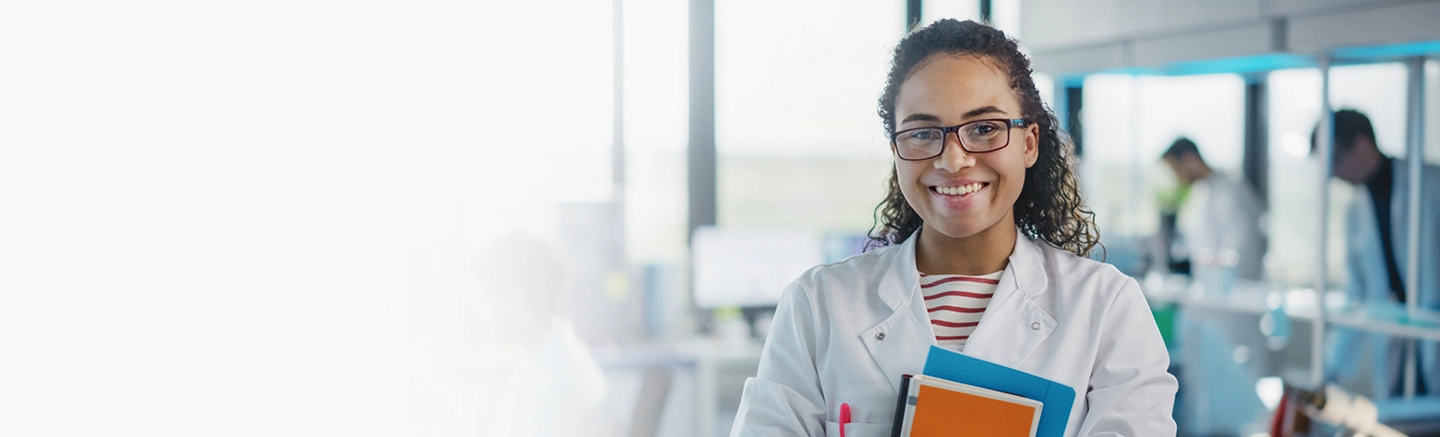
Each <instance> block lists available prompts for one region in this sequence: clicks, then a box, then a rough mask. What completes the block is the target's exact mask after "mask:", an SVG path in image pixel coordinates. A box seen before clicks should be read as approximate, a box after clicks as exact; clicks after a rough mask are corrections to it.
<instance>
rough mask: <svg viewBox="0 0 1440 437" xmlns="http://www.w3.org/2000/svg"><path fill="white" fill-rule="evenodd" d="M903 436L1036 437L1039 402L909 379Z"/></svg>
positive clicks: (920, 377)
mask: <svg viewBox="0 0 1440 437" xmlns="http://www.w3.org/2000/svg"><path fill="white" fill-rule="evenodd" d="M907 390H908V393H907V395H906V400H905V404H906V405H905V408H904V410H905V411H904V422H902V424H901V433H900V435H902V436H912V437H931V436H986V437H1012V436H1013V437H1034V436H1035V430H1036V429H1037V428H1038V427H1039V425H1040V411H1041V409H1042V408H1043V407H1044V405H1043V404H1042V403H1040V401H1036V400H1033V399H1027V398H1024V397H1020V396H1016V395H1012V394H1009V393H1002V392H998V391H995V390H990V389H984V388H980V387H976V386H973V385H967V384H961V383H958V382H953V381H948V380H944V379H940V378H936V377H934V376H925V375H916V376H914V377H912V378H910V381H909V384H908V387H907Z"/></svg>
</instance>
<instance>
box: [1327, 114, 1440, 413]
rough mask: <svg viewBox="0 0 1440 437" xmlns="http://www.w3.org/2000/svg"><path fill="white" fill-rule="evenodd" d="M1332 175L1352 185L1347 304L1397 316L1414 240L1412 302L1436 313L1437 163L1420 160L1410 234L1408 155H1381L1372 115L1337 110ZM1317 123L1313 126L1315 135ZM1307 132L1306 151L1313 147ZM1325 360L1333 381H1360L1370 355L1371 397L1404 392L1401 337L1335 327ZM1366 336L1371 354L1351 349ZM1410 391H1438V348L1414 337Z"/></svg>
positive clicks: (1439, 300) (1439, 245)
mask: <svg viewBox="0 0 1440 437" xmlns="http://www.w3.org/2000/svg"><path fill="white" fill-rule="evenodd" d="M1334 129H1335V147H1334V153H1333V154H1332V157H1333V159H1332V163H1333V165H1334V173H1333V174H1334V176H1335V177H1336V178H1339V179H1340V180H1343V181H1345V182H1347V183H1349V184H1351V185H1353V186H1355V187H1356V188H1357V190H1356V191H1355V197H1354V198H1353V199H1352V200H1351V203H1350V205H1349V206H1348V208H1347V209H1346V211H1345V268H1346V276H1347V280H1348V284H1347V285H1346V288H1345V291H1346V294H1347V295H1348V297H1349V300H1350V301H1351V302H1358V303H1360V304H1361V305H1364V306H1365V307H1367V309H1368V310H1372V311H1380V312H1387V313H1392V314H1397V315H1398V314H1402V313H1401V311H1403V305H1405V302H1406V287H1407V286H1408V284H1406V283H1405V279H1404V273H1403V272H1405V269H1406V263H1407V262H1408V261H1409V257H1408V255H1409V248H1410V244H1411V242H1415V243H1418V244H1419V245H1420V251H1419V254H1420V256H1419V258H1420V260H1421V261H1420V262H1421V264H1420V281H1419V287H1417V290H1415V291H1416V296H1417V300H1418V302H1417V304H1418V305H1419V307H1420V308H1422V309H1428V310H1440V272H1437V271H1436V269H1435V266H1436V262H1437V260H1440V167H1436V166H1434V165H1431V164H1424V165H1423V166H1422V169H1423V171H1422V172H1421V176H1422V178H1421V181H1420V183H1421V189H1420V235H1418V236H1411V235H1409V230H1410V229H1409V212H1410V197H1409V196H1410V165H1409V163H1408V162H1407V161H1406V160H1403V159H1396V158H1391V157H1389V156H1386V155H1385V154H1384V153H1383V152H1381V151H1380V148H1379V147H1378V146H1377V144H1376V141H1375V129H1374V127H1373V126H1372V125H1371V124H1370V118H1369V117H1366V116H1365V114H1363V113H1361V112H1360V111H1356V110H1353V109H1342V110H1339V111H1336V112H1335V119H1334ZM1318 132H1319V127H1316V133H1318ZM1315 135H1316V134H1313V133H1312V135H1311V150H1312V152H1313V151H1314V148H1315V140H1316V138H1315ZM1333 332H1335V336H1334V338H1333V339H1332V341H1333V343H1331V350H1330V354H1331V356H1330V358H1331V359H1329V360H1326V362H1327V363H1336V365H1335V366H1333V367H1332V371H1331V374H1330V375H1329V376H1330V377H1331V379H1337V380H1342V381H1344V380H1348V379H1352V378H1358V377H1360V375H1356V374H1355V373H1357V372H1358V371H1359V368H1360V365H1359V364H1360V363H1359V361H1360V358H1361V357H1362V356H1367V355H1368V356H1370V357H1373V358H1372V359H1373V360H1374V361H1373V362H1371V365H1370V367H1371V375H1370V379H1371V380H1370V384H1371V387H1372V389H1373V390H1374V395H1375V396H1376V397H1386V396H1399V395H1400V394H1402V393H1403V389H1404V386H1403V384H1404V377H1403V375H1404V363H1405V361H1406V354H1407V353H1408V352H1407V351H1406V347H1405V345H1406V342H1407V341H1415V340H1404V339H1398V338H1392V337H1388V336H1385V335H1382V334H1369V335H1366V334H1363V333H1359V332H1355V331H1352V330H1349V329H1343V328H1341V329H1336V330H1334V331H1333ZM1365 337H1368V338H1369V343H1370V348H1371V350H1370V351H1369V352H1370V353H1368V354H1357V353H1355V351H1356V349H1355V348H1356V347H1357V346H1358V344H1357V343H1358V342H1359V341H1361V340H1362V339H1363V338H1365ZM1416 342H1417V343H1418V346H1417V347H1416V350H1417V351H1418V352H1419V353H1418V358H1419V361H1418V362H1417V363H1418V366H1417V367H1416V369H1417V372H1416V376H1417V385H1416V393H1418V394H1425V393H1435V392H1436V390H1437V389H1440V386H1437V385H1436V384H1440V366H1437V365H1436V364H1437V362H1440V355H1437V353H1440V349H1437V347H1436V344H1435V343H1434V342H1420V341H1416Z"/></svg>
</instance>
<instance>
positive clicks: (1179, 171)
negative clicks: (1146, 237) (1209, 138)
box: [1161, 137, 1265, 280]
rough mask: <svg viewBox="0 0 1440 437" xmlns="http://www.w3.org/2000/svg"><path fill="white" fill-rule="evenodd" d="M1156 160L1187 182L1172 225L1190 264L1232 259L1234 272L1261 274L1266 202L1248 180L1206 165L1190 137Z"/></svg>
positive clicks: (1255, 277)
mask: <svg viewBox="0 0 1440 437" xmlns="http://www.w3.org/2000/svg"><path fill="white" fill-rule="evenodd" d="M1161 160H1163V161H1165V164H1166V165H1168V166H1169V167H1170V169H1171V170H1173V171H1174V172H1175V178H1176V179H1178V180H1179V181H1180V183H1181V184H1182V185H1185V186H1188V187H1189V194H1188V195H1187V196H1186V198H1185V201H1184V203H1183V204H1181V205H1180V211H1179V217H1178V220H1177V221H1178V223H1177V228H1178V229H1179V231H1180V235H1181V236H1182V237H1184V239H1185V243H1186V245H1187V247H1188V248H1189V254H1190V261H1191V263H1192V265H1193V266H1196V267H1199V266H1201V265H1226V266H1229V265H1234V266H1235V268H1236V277H1238V278H1241V279H1250V280H1260V279H1262V277H1263V276H1264V274H1265V269H1264V267H1265V265H1264V258H1265V233H1264V231H1262V230H1261V229H1260V223H1261V216H1262V215H1263V214H1264V212H1265V207H1264V205H1262V204H1261V202H1260V197H1259V196H1257V195H1256V194H1255V192H1254V190H1251V189H1250V187H1249V186H1248V185H1245V184H1243V183H1239V182H1236V181H1233V180H1231V179H1230V178H1228V177H1226V176H1225V175H1224V174H1223V173H1220V172H1217V171H1215V170H1214V169H1212V168H1210V165H1209V164H1206V163H1205V158H1204V157H1203V156H1200V149H1199V148H1198V147H1196V145H1195V142H1193V141H1190V139H1189V138H1184V137H1182V138H1179V139H1177V140H1175V142H1174V143H1171V144H1170V148H1169V149H1166V150H1165V153H1164V154H1162V155H1161ZM1232 255H1233V256H1232ZM1232 263H1233V264H1232Z"/></svg>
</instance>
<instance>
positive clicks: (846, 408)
mask: <svg viewBox="0 0 1440 437" xmlns="http://www.w3.org/2000/svg"><path fill="white" fill-rule="evenodd" d="M847 423H850V404H846V403H841V404H840V437H845V424H847Z"/></svg>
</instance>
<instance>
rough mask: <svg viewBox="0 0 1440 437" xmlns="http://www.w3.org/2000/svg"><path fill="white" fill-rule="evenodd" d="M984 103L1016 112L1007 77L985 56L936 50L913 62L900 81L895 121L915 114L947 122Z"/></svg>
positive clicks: (1014, 113)
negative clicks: (915, 62) (927, 56)
mask: <svg viewBox="0 0 1440 437" xmlns="http://www.w3.org/2000/svg"><path fill="white" fill-rule="evenodd" d="M984 106H995V107H997V108H1000V109H1002V110H1004V111H1006V112H1007V113H1010V114H1012V115H1018V114H1019V109H1020V108H1019V106H1020V105H1019V102H1018V101H1017V100H1016V98H1015V93H1014V92H1012V91H1011V90H1010V78H1009V76H1008V75H1006V74H1005V72H1004V71H1001V70H1000V69H999V68H998V67H996V66H995V64H994V62H991V61H990V60H988V59H986V58H981V57H979V56H975V55H954V54H945V53H940V54H935V55H931V56H930V57H929V58H926V59H925V60H924V61H921V62H920V63H919V64H916V66H915V68H914V69H913V70H912V71H911V72H910V77H909V78H907V79H905V82H904V83H903V84H901V86H900V92H899V93H898V94H897V95H896V98H895V115H896V120H897V121H898V120H903V119H904V118H905V116H906V115H909V114H915V113H924V114H930V115H935V116H938V117H940V118H941V119H943V120H946V121H950V120H951V119H952V118H958V117H960V115H961V114H964V113H965V112H968V111H970V110H973V109H975V108H980V107H984Z"/></svg>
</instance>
